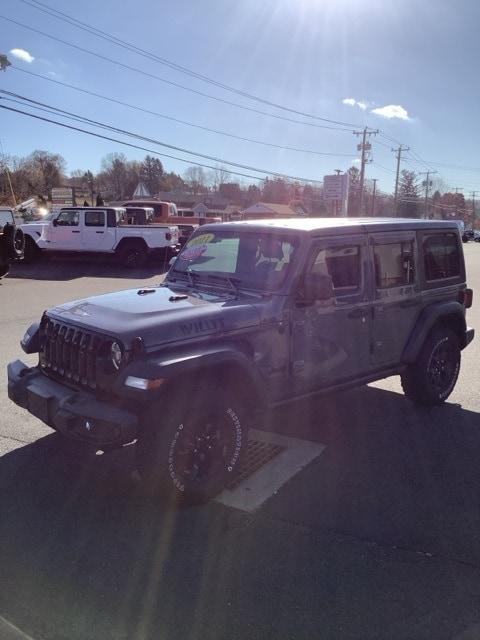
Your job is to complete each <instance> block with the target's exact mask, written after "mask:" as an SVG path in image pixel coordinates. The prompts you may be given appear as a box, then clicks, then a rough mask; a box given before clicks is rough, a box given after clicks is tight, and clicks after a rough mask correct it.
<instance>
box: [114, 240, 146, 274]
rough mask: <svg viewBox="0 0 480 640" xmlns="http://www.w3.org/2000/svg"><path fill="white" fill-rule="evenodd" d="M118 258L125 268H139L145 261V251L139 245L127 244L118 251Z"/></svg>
mask: <svg viewBox="0 0 480 640" xmlns="http://www.w3.org/2000/svg"><path fill="white" fill-rule="evenodd" d="M118 256H119V260H120V262H121V264H123V266H124V267H126V268H127V269H139V268H140V267H143V266H144V265H145V263H146V261H147V252H146V250H145V248H144V247H142V246H141V245H135V244H134V245H127V246H126V247H123V248H122V249H120V251H119V254H118Z"/></svg>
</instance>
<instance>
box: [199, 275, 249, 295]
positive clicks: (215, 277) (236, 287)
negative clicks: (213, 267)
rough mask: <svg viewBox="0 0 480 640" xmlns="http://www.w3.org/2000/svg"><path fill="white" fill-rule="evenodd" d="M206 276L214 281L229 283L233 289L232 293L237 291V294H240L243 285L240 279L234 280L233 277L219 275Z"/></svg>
mask: <svg viewBox="0 0 480 640" xmlns="http://www.w3.org/2000/svg"><path fill="white" fill-rule="evenodd" d="M205 275H206V276H207V278H211V279H212V280H222V281H224V282H228V284H229V285H230V288H231V289H232V291H235V293H238V291H239V285H240V284H241V283H242V281H241V280H240V278H232V276H227V275H219V274H216V273H206V274H205Z"/></svg>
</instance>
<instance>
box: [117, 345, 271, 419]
mask: <svg viewBox="0 0 480 640" xmlns="http://www.w3.org/2000/svg"><path fill="white" fill-rule="evenodd" d="M227 370H230V371H234V372H235V375H236V376H240V377H241V381H242V385H241V388H239V389H237V391H239V392H240V393H241V394H244V393H248V394H252V399H254V400H255V403H256V404H258V406H259V408H260V407H262V406H263V405H264V404H265V401H266V400H265V394H264V393H262V390H263V389H264V388H265V381H264V380H263V378H262V376H261V374H260V372H259V371H258V369H257V368H256V367H255V366H254V364H253V362H252V360H251V359H250V358H249V357H248V356H247V355H246V354H245V353H244V352H243V351H241V350H239V349H236V348H234V347H228V346H224V347H219V348H214V347H213V348H211V349H207V350H201V351H200V350H198V349H197V350H195V351H190V350H185V351H182V352H181V353H178V354H175V355H174V356H171V357H169V356H168V355H165V356H154V357H152V358H148V359H147V360H144V359H139V360H134V361H133V362H131V363H130V364H128V365H127V366H126V367H125V369H123V371H122V374H121V375H120V376H118V378H117V381H116V383H115V387H116V388H115V390H114V391H115V392H116V393H119V392H121V393H123V394H125V393H127V394H128V395H130V393H131V394H132V396H133V395H134V396H135V397H136V398H139V393H140V394H142V395H143V394H145V393H147V394H149V397H150V394H155V395H157V394H161V393H163V392H164V390H165V388H167V387H168V385H169V383H172V382H173V381H174V380H175V379H177V378H178V379H180V378H182V377H188V376H192V375H198V376H199V379H200V376H201V377H203V376H208V375H212V376H213V375H214V373H215V372H222V381H225V383H226V384H227V380H225V378H224V376H225V373H226V371H227ZM128 376H135V377H138V378H147V379H149V380H156V379H163V380H164V383H163V384H162V386H161V387H160V388H159V389H158V390H156V391H155V392H145V391H138V390H136V389H130V388H129V387H126V386H125V381H126V379H127V377H128ZM237 379H238V378H237Z"/></svg>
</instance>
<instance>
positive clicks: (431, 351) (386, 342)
mask: <svg viewBox="0 0 480 640" xmlns="http://www.w3.org/2000/svg"><path fill="white" fill-rule="evenodd" d="M471 303H472V291H471V289H468V288H467V286H466V282H465V265H464V260H463V252H462V242H461V238H460V234H459V231H458V227H457V225H456V224H455V223H449V222H431V221H423V220H398V219H392V220H388V219H386V220H382V219H338V218H337V219H302V220H301V219H295V220H270V221H269V220H265V221H251V222H235V223H224V224H215V225H205V226H203V227H202V228H201V229H198V230H197V231H196V232H195V233H194V234H193V235H192V237H191V238H190V240H189V241H188V242H187V244H186V245H185V246H184V248H183V249H182V251H181V253H180V254H179V256H178V258H177V259H176V261H175V262H174V264H173V265H172V267H171V268H170V271H169V272H168V274H167V277H166V279H165V281H164V282H163V283H162V284H159V285H158V286H156V287H153V288H143V289H135V290H130V291H121V292H118V293H110V294H106V295H102V296H98V297H94V298H87V299H85V300H79V301H76V302H71V303H68V304H63V305H60V306H58V307H55V308H53V309H49V310H48V311H46V312H45V313H44V315H43V317H42V319H41V321H40V323H38V324H34V325H32V326H31V327H30V328H29V329H28V331H27V332H26V334H25V336H24V338H23V340H22V347H23V349H24V351H25V352H26V353H37V352H38V353H39V361H38V365H37V366H35V367H32V368H29V367H27V366H26V365H25V364H23V363H22V362H21V361H19V360H17V361H15V362H12V363H11V364H10V365H9V366H8V390H9V396H10V398H11V399H12V400H13V401H14V402H16V403H17V404H18V405H20V406H22V407H25V408H26V409H27V410H28V411H30V413H32V414H34V415H35V416H37V417H38V418H39V419H40V420H42V421H43V422H45V423H46V424H47V425H49V426H51V427H52V428H53V429H56V430H58V431H59V432H61V433H62V434H64V435H65V436H66V438H69V439H75V440H77V441H84V442H89V443H92V444H93V445H94V446H95V447H96V448H97V449H99V450H104V451H106V450H108V449H111V448H114V447H120V446H123V445H126V444H128V443H135V447H136V453H137V465H138V471H139V473H140V475H141V476H142V478H143V479H144V481H145V482H146V483H148V484H149V485H152V486H153V487H154V488H155V489H156V490H159V491H162V492H166V493H169V494H171V495H173V496H174V497H176V498H180V497H183V498H184V499H187V500H189V501H192V500H193V501H196V500H203V499H207V498H209V497H211V496H213V495H215V494H216V493H218V492H219V491H221V490H222V489H223V488H224V487H226V486H228V485H229V483H230V482H231V480H232V477H233V475H234V474H235V472H236V471H237V469H238V466H239V463H240V460H241V456H242V453H243V451H244V449H245V447H246V443H247V433H248V427H249V425H250V424H251V423H252V420H254V419H255V418H256V417H257V416H258V414H259V413H260V412H262V411H263V412H265V411H268V410H269V409H271V408H272V407H274V406H276V405H279V404H281V403H285V402H289V401H291V400H293V399H297V398H308V397H309V396H312V395H314V394H317V393H319V392H328V391H335V390H339V389H343V388H346V387H351V386H355V385H363V384H366V383H368V382H371V381H374V380H378V379H380V378H385V377H387V376H392V375H400V376H401V378H402V383H403V388H404V390H405V393H406V395H407V397H408V398H410V399H411V400H413V401H414V402H416V403H419V404H424V405H436V404H440V403H442V402H444V401H445V400H446V399H447V398H448V396H449V395H450V393H451V392H452V390H453V388H454V386H455V383H456V380H457V377H458V373H459V369H460V353H461V350H462V349H464V348H465V347H466V346H467V345H468V344H469V342H470V341H471V340H472V339H473V335H474V332H473V329H469V328H467V325H466V322H465V309H466V308H468V307H470V306H471Z"/></svg>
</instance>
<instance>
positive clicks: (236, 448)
mask: <svg viewBox="0 0 480 640" xmlns="http://www.w3.org/2000/svg"><path fill="white" fill-rule="evenodd" d="M196 395H197V397H198V400H197V401H193V402H185V401H184V399H183V401H182V400H181V399H180V398H179V401H178V402H175V403H169V404H168V407H166V406H165V405H164V404H163V405H162V404H161V403H158V404H155V405H154V406H152V408H151V409H150V411H149V412H148V414H147V416H146V418H145V421H144V425H143V435H142V436H141V437H140V438H139V440H138V442H137V445H136V446H137V468H138V471H139V473H140V476H141V477H142V480H143V482H144V483H145V485H146V486H147V487H148V488H149V489H150V490H151V491H153V492H154V493H156V494H160V495H162V496H164V497H167V498H169V499H171V500H173V501H174V502H175V503H183V504H195V503H201V502H205V501H207V500H209V499H210V498H212V497H214V496H215V495H217V494H218V493H220V492H221V491H222V490H223V489H225V487H227V486H228V485H229V484H230V482H231V481H232V480H233V478H234V477H235V474H236V472H237V471H238V468H239V465H240V460H241V458H242V454H243V452H244V450H245V449H246V446H247V437H248V427H247V423H246V417H245V411H244V409H243V406H242V405H241V404H240V403H239V401H238V400H236V399H235V398H234V397H233V396H231V395H230V394H225V395H224V396H223V397H220V398H217V397H215V398H213V397H212V392H211V390H210V391H209V392H208V393H206V394H202V393H197V394H196ZM161 416H164V418H162V417H161Z"/></svg>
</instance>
